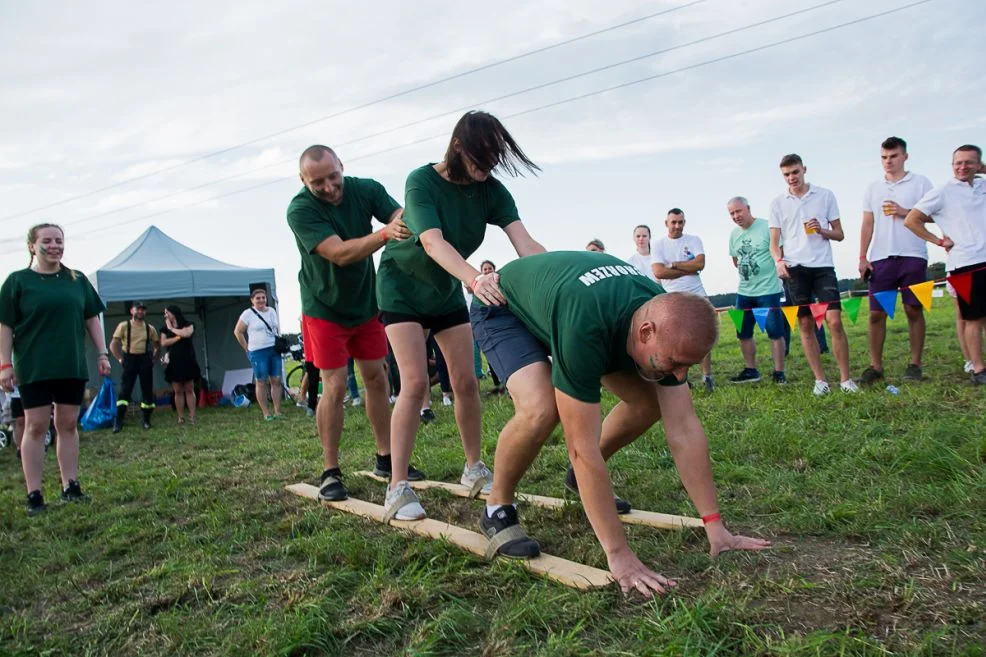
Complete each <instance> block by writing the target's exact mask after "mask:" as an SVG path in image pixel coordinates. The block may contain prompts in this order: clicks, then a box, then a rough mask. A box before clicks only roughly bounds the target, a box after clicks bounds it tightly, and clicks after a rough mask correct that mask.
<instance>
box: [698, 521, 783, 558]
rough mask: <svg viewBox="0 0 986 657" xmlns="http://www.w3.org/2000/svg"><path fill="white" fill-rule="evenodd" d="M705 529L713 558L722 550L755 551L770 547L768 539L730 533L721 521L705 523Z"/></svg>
mask: <svg viewBox="0 0 986 657" xmlns="http://www.w3.org/2000/svg"><path fill="white" fill-rule="evenodd" d="M705 531H706V534H707V535H708V537H709V554H710V555H712V557H713V558H715V557H717V556H719V555H720V554H721V553H723V552H729V551H751V552H756V551H759V550H769V549H770V547H771V543H770V541H765V540H763V539H762V538H751V537H749V536H740V535H739V534H731V533H730V532H729V530H728V529H726V526H725V525H723V524H722V522H714V523H712V524H710V525H707V526H706V528H705Z"/></svg>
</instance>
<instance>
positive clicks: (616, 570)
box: [608, 547, 678, 598]
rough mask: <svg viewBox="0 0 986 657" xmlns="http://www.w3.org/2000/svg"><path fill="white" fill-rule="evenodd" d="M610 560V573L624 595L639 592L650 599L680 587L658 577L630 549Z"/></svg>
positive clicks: (616, 554) (622, 551) (660, 576)
mask: <svg viewBox="0 0 986 657" xmlns="http://www.w3.org/2000/svg"><path fill="white" fill-rule="evenodd" d="M608 560H609V572H610V573H612V575H613V578H614V579H615V580H616V582H617V583H618V584H619V585H620V590H621V591H623V595H629V594H630V592H631V591H637V592H638V593H640V595H642V596H644V597H645V598H650V597H653V595H654V594H655V593H665V592H666V591H667V590H668V589H671V588H674V587H675V586H677V585H678V583H677V582H676V581H674V580H673V579H668V578H667V577H664V576H663V575H658V574H657V573H655V572H654V571H652V570H651V569H650V568H648V567H647V566H645V565H644V564H643V562H641V561H640V559H638V558H637V555H636V554H634V553H633V551H632V550H631V549H630V548H628V547H627V548H623V549H622V550H620V551H619V552H616V553H615V554H613V555H612V556H609V557H608Z"/></svg>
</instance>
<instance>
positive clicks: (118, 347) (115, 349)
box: [110, 338, 123, 363]
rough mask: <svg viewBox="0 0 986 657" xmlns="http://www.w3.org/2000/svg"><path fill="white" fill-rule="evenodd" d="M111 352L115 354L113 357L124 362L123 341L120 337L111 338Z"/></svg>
mask: <svg viewBox="0 0 986 657" xmlns="http://www.w3.org/2000/svg"><path fill="white" fill-rule="evenodd" d="M110 353H112V354H113V358H115V359H117V360H118V361H120V362H121V363H122V362H123V343H122V342H120V338H113V339H112V340H110Z"/></svg>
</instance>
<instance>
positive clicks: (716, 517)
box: [702, 511, 722, 525]
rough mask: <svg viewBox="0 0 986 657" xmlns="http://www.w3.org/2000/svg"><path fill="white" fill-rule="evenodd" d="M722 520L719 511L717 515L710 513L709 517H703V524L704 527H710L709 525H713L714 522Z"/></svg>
mask: <svg viewBox="0 0 986 657" xmlns="http://www.w3.org/2000/svg"><path fill="white" fill-rule="evenodd" d="M720 520H722V516H720V515H719V512H718V511H717V512H715V513H710V514H709V515H707V516H702V524H703V525H708V524H711V523H713V522H719V521H720Z"/></svg>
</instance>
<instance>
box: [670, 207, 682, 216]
mask: <svg viewBox="0 0 986 657" xmlns="http://www.w3.org/2000/svg"><path fill="white" fill-rule="evenodd" d="M668 214H680V215H681V216H684V215H685V212H684V210H682V209H681V208H671V209H670V210H668Z"/></svg>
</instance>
